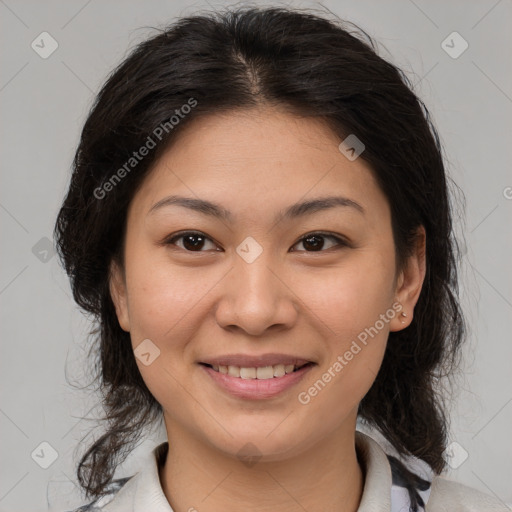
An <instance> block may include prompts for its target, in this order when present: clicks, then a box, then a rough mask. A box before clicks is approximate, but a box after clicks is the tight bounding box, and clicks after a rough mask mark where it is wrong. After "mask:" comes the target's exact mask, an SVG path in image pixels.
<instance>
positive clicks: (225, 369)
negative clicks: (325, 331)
mask: <svg viewBox="0 0 512 512" xmlns="http://www.w3.org/2000/svg"><path fill="white" fill-rule="evenodd" d="M200 364H202V365H203V366H206V367H208V368H211V369H212V370H213V371H215V372H218V373H222V374H225V375H228V376H230V377H238V378H240V379H245V380H250V379H257V380H267V379H274V378H279V377H283V376H284V375H287V374H289V373H294V372H297V371H299V370H301V369H302V368H305V367H306V366H312V365H313V364H315V363H312V362H308V363H304V364H300V365H293V364H288V365H284V364H276V365H273V366H260V367H257V368H256V367H252V368H245V367H240V366H231V365H230V366H222V365H211V364H207V363H200Z"/></svg>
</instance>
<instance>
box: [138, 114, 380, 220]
mask: <svg viewBox="0 0 512 512" xmlns="http://www.w3.org/2000/svg"><path fill="white" fill-rule="evenodd" d="M341 141H342V139H341V138H340V137H339V136H338V135H337V134H335V133H334V132H333V131H332V130H331V129H330V128H329V127H328V126H327V125H326V124H325V123H324V122H322V121H321V120H320V119H315V118H311V117H298V116H295V115H292V114H290V113H287V112H284V111H279V110H275V109H270V108H265V109H263V108H258V109H250V110H244V111H232V112H225V113H221V114H209V115H205V116H202V117H199V118H196V119H193V120H192V121H191V122H190V124H188V125H186V126H185V127H184V129H183V130H182V131H181V132H178V133H177V136H176V137H175V139H174V140H173V141H172V143H171V144H170V145H169V147H168V148H167V149H166V150H165V151H164V152H163V153H162V156H161V157H160V159H159V160H158V161H157V163H156V164H155V165H154V168H153V169H152V171H151V172H150V173H149V175H148V176H147V177H146V179H145V180H144V183H143V185H142V187H141V188H140V189H139V191H138V193H137V195H136V197H135V198H134V201H133V203H135V205H134V207H137V209H138V210H139V211H140V212H141V213H142V210H145V211H146V212H147V211H148V210H149V209H150V208H151V207H152V205H154V203H155V202H157V201H159V200H161V199H162V198H163V197H165V195H167V194H170V193H173V194H174V193H181V194H183V195H186V196H188V197H194V196H195V197H198V198H204V199H210V200H214V201H215V202H217V203H219V204H223V205H225V207H226V208H227V209H229V210H237V211H238V210H239V211H242V210H245V211H249V213H251V212H252V214H254V213H255V212H257V211H263V210H268V209H274V206H275V207H276V208H275V210H277V209H280V208H282V207H284V206H286V205H288V204H292V203H295V202H297V201H298V200H299V199H301V198H303V199H308V198H310V197H317V196H326V195H332V194H333V193H337V194H339V195H343V196H345V197H349V198H351V199H353V200H354V201H357V202H359V203H362V204H363V205H365V204H366V205H368V206H369V207H370V206H372V207H376V208H377V210H378V209H379V207H380V209H381V210H382V208H384V209H387V201H386V198H385V197H384V195H383V194H382V192H381V191H380V189H379V187H378V186H377V183H376V181H375V179H374V176H373V172H372V170H371V168H370V166H369V165H368V164H367V163H366V162H365V161H364V160H363V159H362V158H357V159H356V160H354V161H350V160H348V159H347V158H346V157H345V156H344V155H343V154H342V153H341V152H340V150H339V147H338V146H339V144H340V142H341ZM377 213H378V214H379V215H382V211H380V212H377Z"/></svg>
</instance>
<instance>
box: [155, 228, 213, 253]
mask: <svg viewBox="0 0 512 512" xmlns="http://www.w3.org/2000/svg"><path fill="white" fill-rule="evenodd" d="M180 239H183V245H178V244H176V243H175V242H176V241H177V240H180ZM206 241H210V242H212V240H211V238H208V237H207V236H206V235H205V234H204V233H201V232H200V231H182V232H181V233H177V234H175V235H173V236H172V237H171V238H168V239H167V240H165V242H164V243H165V245H176V246H177V247H180V248H181V249H184V250H186V251H189V252H204V251H202V249H203V248H204V245H205V243H206ZM212 245H213V248H215V247H216V246H215V244H214V243H213V242H212Z"/></svg>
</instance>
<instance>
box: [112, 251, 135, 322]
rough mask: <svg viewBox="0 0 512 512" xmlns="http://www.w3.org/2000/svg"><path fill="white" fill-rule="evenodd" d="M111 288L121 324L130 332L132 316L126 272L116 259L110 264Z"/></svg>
mask: <svg viewBox="0 0 512 512" xmlns="http://www.w3.org/2000/svg"><path fill="white" fill-rule="evenodd" d="M109 289H110V296H111V298H112V302H113V303H114V306H115V308H116V315H117V320H118V322H119V325H120V326H121V329H123V331H126V332H130V316H129V314H128V300H127V292H126V283H125V279H124V273H123V270H122V269H121V268H120V266H119V264H118V263H117V262H116V261H114V260H112V262H111V264H110V276H109Z"/></svg>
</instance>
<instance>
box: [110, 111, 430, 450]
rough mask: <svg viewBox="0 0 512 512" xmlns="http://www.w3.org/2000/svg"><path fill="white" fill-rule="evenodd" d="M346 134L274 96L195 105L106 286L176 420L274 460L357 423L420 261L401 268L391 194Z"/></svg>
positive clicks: (416, 285) (214, 440)
mask: <svg viewBox="0 0 512 512" xmlns="http://www.w3.org/2000/svg"><path fill="white" fill-rule="evenodd" d="M340 142H341V139H339V138H338V137H337V136H336V135H335V134H333V133H332V132H331V131H330V130H329V129H328V128H327V127H326V126H324V125H323V124H321V122H319V121H316V120H313V119H311V118H298V117H295V116H292V115H291V114H288V113H284V112H278V111H276V110H252V111H250V112H248V111H246V112H236V113H235V112H231V113H229V114H223V115H212V116H208V117H203V118H198V119H196V120H194V122H193V123H192V124H190V125H189V126H187V128H186V129H185V130H184V131H183V132H181V133H180V134H179V138H177V139H176V140H175V141H174V143H173V145H172V146H171V147H169V148H168V149H167V151H166V152H165V153H164V154H163V156H162V157H161V158H160V160H159V161H158V163H157V164H156V165H155V167H154V169H153V170H152V172H151V173H150V174H149V175H148V176H147V178H146V179H145V181H144V182H143V184H142V186H141V188H140V189H139V190H138V192H137V193H136V195H135V197H134V198H133V200H132V202H131V204H130V207H129V211H128V218H127V232H126V240H125V254H124V268H120V267H119V266H117V265H113V266H112V279H111V292H112V297H113V300H114V303H115V305H116V311H117V315H118V319H119V322H120V325H121V327H122V328H123V329H124V330H126V331H129V332H130V335H131V340H132V345H133V348H134V349H135V351H136V354H138V357H137V364H138V367H139V369H140V372H141V374H142V377H143V379H144V381H145V383H146V384H147V386H148V388H149V390H150V391H151V393H152V394H153V396H154V397H155V398H156V400H157V401H158V402H159V403H160V404H161V405H162V407H163V410H164V418H165V423H166V427H167V430H168V433H172V432H180V431H181V432H187V433H188V434H189V435H192V436H193V437H194V439H196V440H197V441H199V442H202V443H205V444H207V445H208V446H210V447H213V448H215V449H218V450H220V451H222V452H224V453H226V454H232V455H234V454H237V453H239V451H240V449H241V448H242V447H244V446H247V443H251V445H253V446H256V447H257V452H258V453H259V454H260V455H262V456H263V457H265V458H266V459H267V460H274V459H275V460H277V459H279V458H284V457H288V456H291V455H293V454H297V453H300V452H303V451H305V450H307V449H308V448H310V447H312V446H313V445H315V444H316V443H319V442H321V440H322V439H329V438H330V437H331V436H335V435H339V433H340V431H345V432H350V431H352V432H353V430H354V428H355V421H356V415H357V407H358V404H359V402H360V401H361V399H362V398H363V397H364V395H365V394H366V392H367V391H368V389H369V388H370V386H371V385H372V383H373V381H374V380H375V378H376V375H377V372H378V370H379V367H380V365H381V362H382V358H383V355H384V351H385V348H386V343H387V338H388V334H389V332H390V330H399V329H402V328H404V327H406V326H407V325H408V324H409V323H410V321H411V317H412V311H413V307H414V304H415V302H416V300H417V298H418V295H419V292H420V290H421V284H422V281H423V276H424V265H423V263H422V259H421V255H420V257H418V258H416V256H412V257H411V259H410V261H409V263H408V266H407V267H406V269H405V270H404V271H403V272H400V273H398V274H397V273H396V272H395V263H396V262H395V247H394V241H393V234H392V230H391V216H390V208H389V204H388V201H387V199H386V197H385V196H384V194H383V193H382V191H381V190H380V189H379V187H378V185H377V183H376V181H375V179H374V177H373V175H372V171H371V169H370V168H369V167H368V165H367V164H366V163H365V162H364V161H363V160H362V158H357V159H356V160H354V161H350V160H349V159H347V158H346V157H345V156H344V154H342V153H341V152H340V150H339V148H338V146H339V144H340ZM171 196H172V197H173V198H174V199H173V200H171V199H170V197H171ZM179 198H189V201H188V203H185V202H184V201H183V199H179ZM319 198H322V199H328V198H338V199H331V200H330V201H325V202H323V203H316V207H315V203H310V202H311V201H314V200H316V199H319ZM339 198H342V199H339ZM198 200H201V201H208V202H210V203H213V204H214V205H216V207H213V206H212V205H208V206H205V204H204V203H202V204H201V203H197V202H196V203H194V201H198ZM301 203H310V204H309V207H308V206H307V204H306V205H305V206H303V207H302V208H301V207H297V206H296V207H295V208H293V209H292V210H289V209H290V207H291V206H292V205H297V204H301ZM397 300H399V301H400V303H401V304H402V306H403V310H404V311H406V312H407V317H405V319H404V317H401V316H400V314H399V312H398V309H399V308H400V306H398V302H397ZM365 334H366V336H365ZM269 354H270V356H269V357H270V358H269V359H265V358H264V357H262V356H265V355H269ZM141 355H142V357H140V356H141ZM230 356H245V357H247V358H248V359H247V360H243V359H236V357H235V358H234V359H233V358H232V359H229V357H230ZM286 358H287V359H286ZM285 359H286V360H285ZM293 360H295V366H296V367H298V366H301V365H302V364H304V363H305V362H308V365H307V366H306V367H304V368H303V369H302V370H300V371H295V372H291V373H289V374H285V375H284V376H279V375H280V374H281V373H283V370H282V369H281V367H280V366H278V365H277V364H279V361H281V362H282V363H283V364H284V363H286V364H287V365H290V364H294V363H293ZM205 363H206V364H207V363H209V364H211V365H212V366H213V368H210V367H208V366H205ZM216 363H219V364H218V366H219V368H217V370H218V371H216V368H215V366H216ZM223 363H224V364H223ZM228 363H231V364H230V365H229V366H232V367H233V368H223V367H226V366H228ZM237 363H238V364H237ZM274 363H277V364H274ZM263 366H266V367H267V368H266V369H264V370H258V369H256V370H254V368H257V367H263ZM269 366H271V367H272V368H271V369H270V370H269V369H268V367H269ZM239 367H243V368H248V369H242V370H241V372H242V376H241V377H237V376H236V374H237V370H238V369H239ZM293 368H294V367H292V369H293ZM288 370H290V368H288ZM224 371H227V372H228V374H225V373H223V372H224ZM238 371H240V370H238ZM269 371H270V372H272V373H274V374H275V375H277V376H275V377H273V378H272V379H269V378H265V377H269V373H268V372H269ZM285 371H286V368H285ZM272 373H271V374H270V375H272ZM254 376H256V377H262V378H256V379H253V378H246V377H254Z"/></svg>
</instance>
